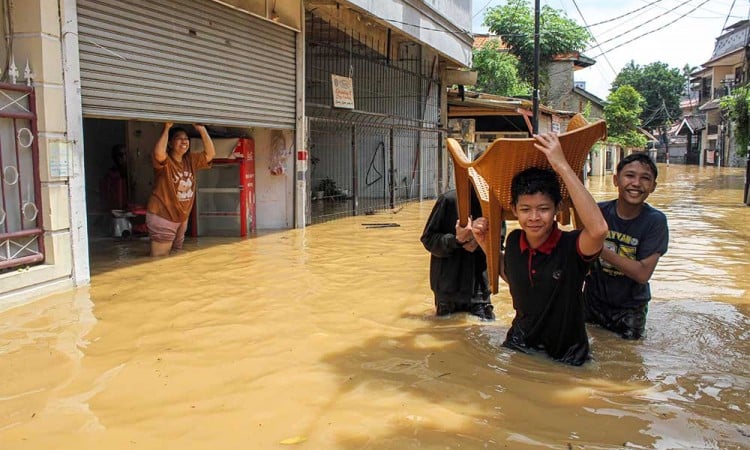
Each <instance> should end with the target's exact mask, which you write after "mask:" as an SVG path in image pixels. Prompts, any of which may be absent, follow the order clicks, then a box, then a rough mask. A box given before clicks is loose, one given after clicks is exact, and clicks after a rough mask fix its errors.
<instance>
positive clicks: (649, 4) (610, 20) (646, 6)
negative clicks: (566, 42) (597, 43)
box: [573, 0, 663, 28]
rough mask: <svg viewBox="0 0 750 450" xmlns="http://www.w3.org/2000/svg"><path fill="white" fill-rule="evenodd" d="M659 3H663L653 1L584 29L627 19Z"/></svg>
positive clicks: (656, 0) (658, 0)
mask: <svg viewBox="0 0 750 450" xmlns="http://www.w3.org/2000/svg"><path fill="white" fill-rule="evenodd" d="M661 1H663V0H655V1H653V2H651V3H647V4H645V5H643V6H641V7H640V8H636V9H634V10H632V11H629V12H626V13H625V14H622V15H619V16H617V17H613V18H611V19H607V20H602V21H601V22H597V23H594V24H591V25H587V26H586V28H592V27H595V26H598V25H604V24H605V23H609V22H614V21H615V20H618V19H622V18H623V17H627V16H629V15H631V14H634V13H637V12H638V11H640V10H642V9H645V8H648V7H649V6H651V5H654V4H656V3H659V2H661ZM573 3H575V2H573ZM576 8H578V5H576ZM579 13H580V11H579Z"/></svg>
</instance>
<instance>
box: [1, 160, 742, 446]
mask: <svg viewBox="0 0 750 450" xmlns="http://www.w3.org/2000/svg"><path fill="white" fill-rule="evenodd" d="M660 170H661V174H660V176H659V186H658V188H657V191H656V193H654V194H653V195H652V197H651V199H650V200H651V203H652V204H653V205H654V206H656V207H658V208H661V209H662V210H664V211H665V212H666V214H667V216H668V217H669V223H670V232H671V240H670V248H669V252H668V253H667V255H666V256H665V257H664V258H662V260H661V261H660V263H659V266H658V267H657V269H656V272H655V274H654V277H653V282H652V291H653V295H654V300H653V301H652V304H651V308H650V312H649V322H648V326H647V333H648V337H647V338H646V339H645V340H643V341H639V342H630V341H623V340H620V339H619V338H617V337H616V336H614V335H612V334H610V333H607V332H605V331H603V330H601V329H599V328H595V327H592V328H590V335H591V339H592V353H593V358H594V359H593V361H592V362H591V363H588V364H586V365H585V366H583V367H580V368H575V367H568V366H564V365H561V364H557V363H554V362H551V361H549V360H547V359H545V358H543V357H537V356H527V355H522V354H518V353H514V352H511V351H509V350H507V349H504V348H502V347H501V346H500V344H501V342H502V340H503V338H504V335H505V332H506V331H507V329H508V326H509V324H510V320H511V318H512V316H513V311H512V308H511V306H510V297H509V294H508V292H507V288H504V285H501V290H500V293H499V294H498V295H496V296H494V297H493V303H494V304H495V305H496V312H497V313H498V320H497V321H496V322H494V323H489V324H488V323H484V322H479V321H476V320H473V319H472V318H469V317H467V316H464V315H459V316H454V317H450V318H446V319H437V318H435V317H434V316H433V306H432V294H431V292H430V290H429V283H428V265H429V257H428V255H427V253H426V251H424V249H423V248H422V247H421V244H420V243H419V235H420V233H421V231H422V227H423V225H424V221H425V220H426V218H427V216H428V214H429V212H430V209H431V207H432V202H429V201H428V202H425V203H423V204H411V205H407V206H405V207H404V208H403V209H401V210H398V211H396V212H393V213H388V214H380V215H375V216H360V217H352V218H345V219H341V220H337V221H333V222H328V223H324V224H318V225H314V226H311V227H308V228H307V229H305V230H290V231H283V232H277V233H266V234H263V235H260V236H257V237H254V238H252V239H247V240H243V241H236V240H232V239H201V240H200V241H197V242H195V241H193V242H190V243H188V245H187V247H186V248H187V250H186V251H185V252H184V253H182V254H180V255H177V256H174V257H171V258H167V259H162V260H156V261H154V260H151V259H150V258H148V257H147V256H145V255H146V253H147V251H148V249H147V243H146V242H142V241H134V242H124V243H123V242H112V241H96V242H93V243H92V248H93V249H94V250H93V252H94V256H93V259H92V266H93V267H94V276H93V278H92V285H91V286H90V288H88V289H80V290H78V291H73V292H68V293H64V294H60V295H56V296H51V297H47V298H45V299H42V300H40V301H37V302H34V303H32V304H29V305H25V306H22V307H19V308H15V309H12V310H9V311H5V312H3V313H2V314H0V316H1V317H2V319H1V320H0V379H2V380H3V383H2V384H0V448H2V449H42V448H55V449H82V448H92V449H94V448H96V449H103V448H106V449H119V448H128V449H130V448H140V449H204V448H205V449H209V448H210V449H216V448H220V449H224V448H263V449H265V448H279V447H283V445H282V442H284V443H288V444H290V445H296V446H297V447H299V448H310V449H355V448H356V449H359V448H365V449H367V448H370V449H404V448H417V447H419V448H498V447H503V448H540V447H541V448H584V447H585V448H621V447H630V448H722V449H723V448H747V447H748V443H749V442H750V424H749V421H750V419H749V417H750V415H749V414H748V408H750V394H748V391H749V390H750V378H748V374H749V373H750V361H749V360H748V358H747V355H748V354H749V353H750V344H748V343H749V342H750V339H749V338H750V298H748V295H747V289H748V287H749V283H750V281H748V277H747V276H746V272H747V262H746V261H747V258H746V255H745V251H744V250H745V249H747V248H748V244H749V242H748V240H749V239H750V238H748V236H750V208H748V207H746V206H744V205H742V203H741V193H742V187H743V186H742V184H743V181H744V178H743V172H742V171H741V170H740V169H714V168H711V169H698V168H694V167H683V166H671V167H667V166H660ZM590 188H591V190H592V192H594V193H595V195H596V196H597V198H600V199H605V198H610V197H611V196H613V195H614V191H613V188H612V187H611V181H610V177H605V178H595V179H592V180H590ZM368 223H380V224H383V223H385V224H391V223H392V224H397V225H398V226H388V227H383V226H379V227H367V226H365V225H363V224H368Z"/></svg>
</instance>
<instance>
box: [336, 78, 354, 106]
mask: <svg viewBox="0 0 750 450" xmlns="http://www.w3.org/2000/svg"><path fill="white" fill-rule="evenodd" d="M331 86H332V87H333V107H334V108H346V109H354V87H353V84H352V79H351V78H349V77H342V76H340V75H333V74H331Z"/></svg>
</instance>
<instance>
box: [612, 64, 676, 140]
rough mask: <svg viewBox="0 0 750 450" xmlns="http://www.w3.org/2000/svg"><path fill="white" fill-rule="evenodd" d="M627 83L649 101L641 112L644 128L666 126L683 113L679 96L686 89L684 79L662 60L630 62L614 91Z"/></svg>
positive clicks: (613, 85) (614, 82)
mask: <svg viewBox="0 0 750 450" xmlns="http://www.w3.org/2000/svg"><path fill="white" fill-rule="evenodd" d="M625 85H629V86H632V87H633V88H634V89H635V90H636V91H638V93H639V94H641V95H642V96H643V98H644V99H645V100H646V103H645V105H644V107H643V111H642V112H641V123H642V124H643V126H644V127H647V128H660V127H665V126H668V125H670V124H671V123H672V122H674V121H676V120H678V119H679V118H680V117H681V116H682V110H681V109H680V97H681V95H682V93H683V92H684V91H685V78H684V75H683V73H682V72H681V71H680V69H677V68H674V67H669V66H668V65H667V64H665V63H662V62H655V63H651V64H649V65H647V66H643V67H642V66H639V65H637V64H636V63H635V62H634V61H630V62H629V63H628V64H626V65H625V67H623V68H622V70H621V71H620V73H619V74H617V77H616V78H615V81H613V82H612V89H611V90H612V91H613V92H614V91H616V90H617V89H618V88H619V87H621V86H625Z"/></svg>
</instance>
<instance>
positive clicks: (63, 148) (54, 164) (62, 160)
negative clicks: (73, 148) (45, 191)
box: [48, 141, 70, 178]
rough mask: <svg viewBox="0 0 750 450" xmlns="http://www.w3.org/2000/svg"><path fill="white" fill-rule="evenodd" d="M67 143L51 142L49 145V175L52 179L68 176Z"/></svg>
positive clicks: (68, 153)
mask: <svg viewBox="0 0 750 450" xmlns="http://www.w3.org/2000/svg"><path fill="white" fill-rule="evenodd" d="M69 150H70V149H69V145H68V143H67V142H61V141H52V142H50V143H49V159H48V161H49V175H50V177H53V178H67V177H69V176H70V158H69V155H70V152H69Z"/></svg>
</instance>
